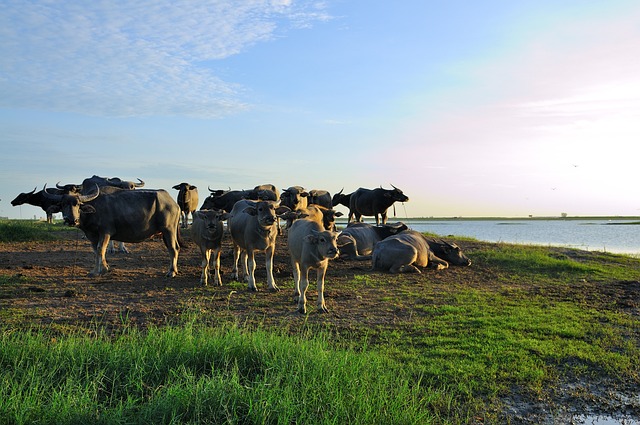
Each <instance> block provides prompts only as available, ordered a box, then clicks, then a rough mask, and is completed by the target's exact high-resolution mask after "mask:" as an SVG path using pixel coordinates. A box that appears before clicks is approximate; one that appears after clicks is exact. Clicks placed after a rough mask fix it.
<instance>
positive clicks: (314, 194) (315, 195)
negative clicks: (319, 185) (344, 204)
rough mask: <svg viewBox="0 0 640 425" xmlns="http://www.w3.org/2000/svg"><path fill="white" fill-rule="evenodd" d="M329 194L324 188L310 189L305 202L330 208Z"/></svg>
mask: <svg viewBox="0 0 640 425" xmlns="http://www.w3.org/2000/svg"><path fill="white" fill-rule="evenodd" d="M331 199H332V198H331V194H330V193H329V192H327V191H326V190H321V189H311V190H310V191H309V196H308V197H307V203H308V204H309V205H311V204H313V205H320V206H322V207H325V208H331V207H332V206H333V204H332V202H331Z"/></svg>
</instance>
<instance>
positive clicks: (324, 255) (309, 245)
mask: <svg viewBox="0 0 640 425" xmlns="http://www.w3.org/2000/svg"><path fill="white" fill-rule="evenodd" d="M337 236H338V234H337V233H335V232H331V231H327V230H324V229H323V228H322V226H321V225H320V224H318V223H317V222H315V221H312V220H308V219H304V218H303V219H300V220H296V221H295V222H294V223H293V225H292V226H291V229H289V237H288V247H289V254H290V256H291V265H292V267H293V282H294V286H295V295H296V297H297V301H298V311H299V312H300V313H303V314H304V313H306V312H307V307H306V305H307V295H306V294H307V288H308V287H309V270H310V269H316V282H317V287H318V311H320V312H327V311H328V310H327V306H326V304H325V301H324V277H325V274H326V272H327V266H328V264H329V260H331V259H334V258H336V257H337V256H338V246H337V244H336V240H337Z"/></svg>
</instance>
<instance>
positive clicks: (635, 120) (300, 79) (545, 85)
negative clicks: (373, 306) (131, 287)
mask: <svg viewBox="0 0 640 425" xmlns="http://www.w3.org/2000/svg"><path fill="white" fill-rule="evenodd" d="M480 3H482V4H480ZM638 22H640V5H639V4H638V3H637V2H635V1H630V0H608V1H595V2H583V1H581V0H574V1H567V2H562V4H558V2H553V1H551V0H540V1H534V0H524V1H520V2H506V1H498V0H495V1H487V2H475V1H471V0H459V1H453V2H446V4H444V3H442V2H433V1H422V0H407V1H403V2H396V3H389V2H368V1H364V0H356V1H342V0H335V1H332V0H326V1H313V0H309V1H296V0H280V1H275V0H274V1H269V0H262V1H260V0H256V1H250V2H236V1H231V0H221V1H217V2H214V3H211V2H207V1H196V0H194V1H186V0H185V1H168V0H166V1H164V0H154V1H151V0H148V1H132V2H126V3H110V2H82V1H55V0H54V1H29V2H24V1H17V0H16V1H14V0H7V1H4V2H2V4H1V5H0V58H1V59H0V146H1V148H2V155H0V199H1V200H0V217H2V216H8V217H11V218H31V217H33V216H34V215H35V216H38V217H41V216H44V212H43V211H42V210H41V209H40V208H36V207H31V206H22V207H12V206H11V204H10V202H11V200H12V199H13V198H15V196H16V195H17V194H18V193H20V192H28V191H30V190H32V189H33V188H34V187H37V188H38V190H39V189H41V188H42V186H43V185H44V184H45V183H46V184H47V185H48V186H53V185H55V183H56V182H58V181H60V182H62V183H80V182H81V181H82V179H83V178H85V177H89V176H91V175H93V174H97V175H101V176H106V177H114V176H118V177H121V178H123V179H127V180H135V179H137V178H141V179H142V180H144V181H145V182H146V183H147V187H149V188H164V189H167V190H168V191H169V192H170V193H171V194H172V195H174V196H175V195H177V192H176V191H174V190H173V189H171V187H172V186H173V185H175V184H178V183H180V182H183V181H187V182H189V183H191V184H195V185H197V186H198V188H199V190H200V198H201V199H204V197H205V196H206V195H207V194H208V191H207V187H208V186H210V187H211V188H212V189H221V188H224V189H227V188H229V187H230V188H233V189H246V188H250V187H253V186H255V185H257V184H262V183H273V184H275V185H276V186H278V187H280V188H285V187H288V186H292V185H301V186H304V187H306V188H307V189H326V190H329V191H330V192H332V193H333V192H336V191H339V190H340V189H342V188H344V190H345V192H350V191H353V190H355V189H357V188H358V187H368V188H373V187H379V186H381V185H382V186H383V187H386V188H390V185H391V184H393V185H395V186H397V187H399V188H401V189H402V190H403V191H404V192H405V194H407V195H408V196H409V197H410V201H409V202H407V203H406V204H404V205H398V206H396V213H397V214H398V216H399V217H407V216H408V217H420V216H423V217H429V216H437V217H441V216H442V217H449V216H529V215H533V216H559V215H560V214H561V213H567V214H569V215H635V216H637V215H640V189H639V185H638V183H637V180H638V171H637V170H638V166H637V162H638V159H637V158H638V151H639V150H640V149H639V148H638V141H639V140H640V55H638V54H637V52H639V51H640V26H638V25H637V23H638ZM342 211H346V210H344V209H342Z"/></svg>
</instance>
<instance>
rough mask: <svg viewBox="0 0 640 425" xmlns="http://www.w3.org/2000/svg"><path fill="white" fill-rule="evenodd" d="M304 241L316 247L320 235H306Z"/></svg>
mask: <svg viewBox="0 0 640 425" xmlns="http://www.w3.org/2000/svg"><path fill="white" fill-rule="evenodd" d="M304 240H305V242H308V243H310V244H312V245H315V244H317V243H318V234H317V233H316V234H313V233H312V234H310V235H306V236H305V237H304Z"/></svg>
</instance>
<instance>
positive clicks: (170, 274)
mask: <svg viewBox="0 0 640 425" xmlns="http://www.w3.org/2000/svg"><path fill="white" fill-rule="evenodd" d="M177 274H178V272H174V271H173V270H171V271H170V272H169V273H167V274H166V276H167V277H176V275H177Z"/></svg>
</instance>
